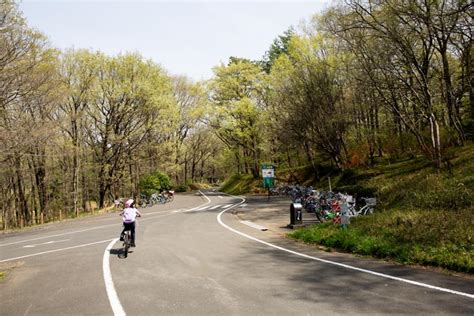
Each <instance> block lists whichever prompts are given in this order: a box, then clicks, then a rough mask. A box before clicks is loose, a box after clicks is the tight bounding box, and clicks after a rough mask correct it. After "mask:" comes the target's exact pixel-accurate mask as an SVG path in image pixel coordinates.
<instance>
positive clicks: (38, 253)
mask: <svg viewBox="0 0 474 316" xmlns="http://www.w3.org/2000/svg"><path fill="white" fill-rule="evenodd" d="M111 240H112V239H106V240H101V241H96V242H91V243H88V244H82V245H77V246H72V247H66V248H61V249H54V250H48V251H43V252H37V253H33V254H29V255H25V256H20V257H15V258H9V259H3V260H0V263H2V262H8V261H13V260H18V259H23V258H28V257H34V256H39V255H44V254H47V253H53V252H58V251H64V250H70V249H75V248H81V247H87V246H91V245H96V244H101V243H104V242H107V241H111Z"/></svg>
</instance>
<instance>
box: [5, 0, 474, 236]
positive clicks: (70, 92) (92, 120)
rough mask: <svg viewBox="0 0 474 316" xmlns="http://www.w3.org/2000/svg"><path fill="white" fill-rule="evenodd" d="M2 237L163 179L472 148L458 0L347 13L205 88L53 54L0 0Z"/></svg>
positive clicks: (182, 180) (335, 12) (183, 180)
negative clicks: (152, 177) (156, 175)
mask: <svg viewBox="0 0 474 316" xmlns="http://www.w3.org/2000/svg"><path fill="white" fill-rule="evenodd" d="M0 8H1V9H0V145H1V147H2V150H1V152H0V166H1V168H0V195H1V196H0V209H1V213H0V224H1V227H2V228H3V229H9V228H16V227H23V226H27V225H34V224H38V223H44V222H47V221H51V220H55V219H59V218H65V217H72V216H80V214H82V213H85V212H90V211H92V210H93V209H96V208H104V207H107V206H109V205H110V204H111V202H112V201H113V200H114V199H116V198H118V197H123V196H134V197H138V196H139V194H140V189H139V186H138V184H139V181H140V179H141V178H143V177H145V176H147V175H149V174H151V173H153V172H156V171H160V172H162V173H164V174H167V175H168V176H169V177H170V179H171V180H172V182H173V184H174V187H175V188H186V187H187V186H188V185H189V184H191V183H195V182H209V181H211V182H212V181H215V180H218V179H219V180H222V179H225V178H226V177H227V176H229V175H231V174H233V173H248V174H252V175H253V176H254V177H258V176H259V168H260V165H261V164H262V163H268V162H272V163H275V164H277V165H278V166H279V167H281V168H283V167H289V168H293V167H297V166H301V165H311V166H312V167H313V168H314V171H315V172H317V170H318V165H317V164H318V159H317V158H320V157H325V159H327V160H328V161H331V162H332V164H333V166H334V167H335V168H340V169H345V168H351V167H353V166H359V165H370V164H373V163H374V161H376V159H378V158H381V157H384V158H387V159H391V158H396V157H403V156H406V155H412V156H414V155H423V156H424V157H425V159H426V160H427V161H430V162H432V164H433V165H434V166H435V167H436V168H438V169H443V168H449V160H450V155H451V153H452V151H453V150H456V148H459V147H462V146H464V145H465V144H467V143H468V142H472V139H473V137H474V131H473V127H474V99H473V72H472V61H473V48H472V25H473V23H472V19H473V5H472V4H471V2H470V1H448V0H446V1H443V0H439V1H413V0H409V1H400V0H396V1H393V0H389V1H359V0H357V1H351V0H347V1H344V2H343V3H341V4H338V5H335V6H333V7H332V8H329V9H327V10H326V11H325V12H323V13H322V14H321V15H316V16H314V17H313V18H312V20H311V21H310V22H308V23H306V25H305V26H304V27H301V29H300V30H295V29H294V28H289V29H288V31H287V32H285V33H284V34H281V35H278V34H276V39H275V40H274V42H273V43H269V50H268V51H267V52H262V55H263V57H262V58H261V60H247V59H243V58H239V57H229V62H228V63H227V64H221V65H218V66H216V67H215V68H214V77H213V78H212V79H210V80H208V81H205V82H194V81H192V80H190V79H189V78H185V77H176V76H172V75H170V74H169V73H168V72H167V71H166V70H165V69H163V68H162V67H161V66H160V65H159V64H156V63H155V62H152V61H150V60H146V59H144V58H143V57H141V56H140V55H138V54H125V55H118V56H107V55H105V54H103V53H101V52H97V51H91V50H72V49H71V50H66V51H61V50H58V49H56V48H54V43H50V42H48V39H47V38H46V37H45V35H44V34H41V33H39V32H38V31H36V30H34V29H32V28H30V27H29V26H28V23H27V21H26V20H25V18H24V17H23V16H22V13H21V12H20V11H19V9H18V6H17V4H16V3H15V2H14V1H12V0H0Z"/></svg>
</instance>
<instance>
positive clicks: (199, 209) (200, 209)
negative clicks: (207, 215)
mask: <svg viewBox="0 0 474 316" xmlns="http://www.w3.org/2000/svg"><path fill="white" fill-rule="evenodd" d="M208 207H209V206H204V207H201V208H198V209H197V210H196V211H204V210H205V209H207V208H208Z"/></svg>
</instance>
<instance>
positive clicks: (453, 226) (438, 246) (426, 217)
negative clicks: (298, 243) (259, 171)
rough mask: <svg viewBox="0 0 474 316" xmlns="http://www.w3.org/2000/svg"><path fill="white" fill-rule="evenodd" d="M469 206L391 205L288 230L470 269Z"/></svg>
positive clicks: (473, 238)
mask: <svg viewBox="0 0 474 316" xmlns="http://www.w3.org/2000/svg"><path fill="white" fill-rule="evenodd" d="M473 225H474V209H466V210H462V211H458V212H451V211H439V210H437V211H429V210H425V211H423V210H406V209H405V210H397V211H392V212H381V213H376V214H374V215H372V216H366V217H358V218H353V219H352V220H351V224H350V225H349V228H348V229H347V230H343V229H341V227H340V226H336V225H334V224H332V223H325V224H321V225H313V226H312V227H309V228H306V229H300V230H297V231H295V232H292V233H290V234H289V236H290V237H292V238H295V239H300V240H302V241H304V242H306V243H315V244H322V245H325V246H327V247H331V248H336V249H341V250H344V251H348V252H353V253H356V254H361V255H368V256H374V257H378V258H384V259H393V260H395V261H397V262H400V263H405V264H421V265H428V266H437V267H442V268H446V269H449V270H454V271H460V272H469V273H472V272H474V235H473V227H474V226H473Z"/></svg>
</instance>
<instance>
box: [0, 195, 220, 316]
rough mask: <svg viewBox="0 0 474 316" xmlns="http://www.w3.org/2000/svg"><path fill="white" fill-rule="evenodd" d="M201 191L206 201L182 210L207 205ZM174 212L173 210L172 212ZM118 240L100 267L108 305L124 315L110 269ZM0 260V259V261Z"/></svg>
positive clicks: (112, 243)
mask: <svg viewBox="0 0 474 316" xmlns="http://www.w3.org/2000/svg"><path fill="white" fill-rule="evenodd" d="M198 192H199V193H201V196H204V197H205V198H206V199H207V202H206V203H204V204H201V205H199V206H196V207H193V208H191V209H189V210H186V211H184V212H191V211H193V210H196V209H198V208H200V207H202V206H203V205H207V204H209V203H211V200H210V199H209V198H208V197H207V196H205V195H204V193H202V192H201V191H198ZM173 213H174V212H173ZM117 241H118V238H115V239H113V240H112V241H111V242H110V243H109V245H108V246H107V248H106V249H105V251H104V258H103V260H102V269H103V271H104V282H105V289H106V291H107V297H108V298H109V303H110V306H111V307H112V311H113V312H114V315H120V316H122V315H126V314H125V311H124V310H123V307H122V304H121V303H120V300H119V298H118V295H117V291H116V290H115V286H114V281H113V280H112V271H111V270H110V250H111V249H112V247H113V245H114V244H115V243H116V242H117ZM0 262H1V261H0Z"/></svg>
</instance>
